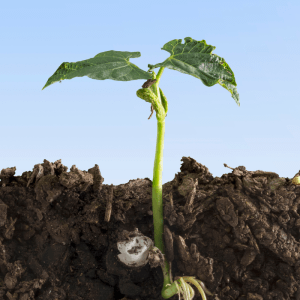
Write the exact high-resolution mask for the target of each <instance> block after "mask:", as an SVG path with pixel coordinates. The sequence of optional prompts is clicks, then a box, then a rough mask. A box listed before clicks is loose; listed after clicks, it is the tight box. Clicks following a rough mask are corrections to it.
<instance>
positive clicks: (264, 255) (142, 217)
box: [0, 157, 300, 300]
mask: <svg viewBox="0 0 300 300" xmlns="http://www.w3.org/2000/svg"><path fill="white" fill-rule="evenodd" d="M182 161H183V163H182V166H181V168H180V170H181V172H179V173H178V174H176V175H175V178H174V179H173V180H172V181H170V182H167V183H166V184H164V185H163V203H164V224H165V235H164V238H165V242H166V245H165V246H166V256H167V258H168V259H169V260H170V261H171V262H172V276H173V278H175V277H177V276H195V277H196V278H198V279H200V280H201V281H203V282H204V283H205V286H206V288H208V290H210V291H211V292H212V293H213V294H214V296H207V299H208V300H212V299H215V300H217V299H222V300H225V299H226V300H227V299H228V300H229V299H230V300H232V299H234V300H235V299H237V300H273V299H274V300H275V299H276V300H288V299H297V300H299V299H300V259H299V258H300V242H299V239H300V230H299V229H300V216H299V210H298V208H299V204H300V186H299V185H295V184H293V183H292V182H291V181H292V179H289V178H280V177H279V175H278V174H276V173H273V172H264V171H260V170H259V171H247V170H246V168H245V167H243V166H239V167H237V168H232V172H231V173H229V174H224V175H222V177H221V178H219V177H216V178H214V177H213V176H212V174H211V173H210V172H209V170H208V169H207V168H206V167H205V166H204V165H202V164H200V163H198V162H196V161H195V160H194V159H192V158H190V157H183V158H182ZM224 166H225V167H228V166H227V165H226V164H224ZM228 168H230V167H228ZM67 169H68V168H67V167H65V166H64V165H62V163H61V160H57V161H56V162H54V163H51V162H49V161H47V160H44V163H42V164H37V165H35V166H34V168H33V171H29V172H24V173H23V174H22V176H14V174H15V170H16V167H13V168H6V169H2V171H1V173H0V179H1V181H0V300H2V299H4V300H29V299H39V300H112V299H123V300H125V299H127V300H142V299H147V300H148V299H149V300H151V299H163V298H162V297H161V295H160V294H161V289H162V284H163V276H162V270H161V268H160V267H156V268H155V267H153V268H151V267H150V265H149V264H147V265H145V266H143V267H139V268H128V267H127V266H125V265H124V264H122V263H121V262H120V261H119V260H118V257H117V255H118V254H119V252H118V249H117V241H118V238H119V237H120V236H122V234H123V233H124V232H125V231H124V230H127V231H134V230H136V228H137V230H138V232H140V233H142V234H143V235H145V236H147V237H150V238H151V239H152V240H154V237H153V219H152V199H151V194H152V181H151V180H150V179H149V178H145V179H137V180H130V181H129V182H128V183H126V184H121V185H117V186H114V185H105V184H103V181H104V178H103V177H102V176H101V173H100V169H99V166H98V165H95V167H93V168H91V169H89V170H88V171H81V170H78V169H77V168H76V166H75V165H73V166H72V168H71V169H70V172H67ZM230 169H231V168H230ZM296 175H300V171H299V173H297V174H296ZM292 178H293V177H292ZM192 286H193V285H192ZM193 287H194V286H193ZM194 289H195V291H196V295H195V297H194V299H201V296H200V294H199V292H198V290H196V288H194ZM170 299H173V300H174V299H178V296H177V295H174V296H173V297H172V298H170ZM181 299H182V298H181Z"/></svg>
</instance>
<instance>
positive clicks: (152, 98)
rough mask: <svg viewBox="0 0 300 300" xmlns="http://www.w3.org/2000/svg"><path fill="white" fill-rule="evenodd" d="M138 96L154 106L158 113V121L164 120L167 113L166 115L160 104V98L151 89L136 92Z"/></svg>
mask: <svg viewBox="0 0 300 300" xmlns="http://www.w3.org/2000/svg"><path fill="white" fill-rule="evenodd" d="M136 95H137V96H138V97H139V98H141V99H143V100H145V101H146V102H149V103H151V104H152V106H153V108H154V110H155V111H156V119H159V120H161V118H164V117H165V115H166V113H165V108H164V106H163V105H162V103H160V100H159V98H158V97H157V96H156V95H155V94H154V92H153V91H152V90H151V89H150V88H146V89H139V90H137V91H136Z"/></svg>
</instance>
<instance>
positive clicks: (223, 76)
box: [43, 37, 240, 299]
mask: <svg viewBox="0 0 300 300" xmlns="http://www.w3.org/2000/svg"><path fill="white" fill-rule="evenodd" d="M184 40H185V43H184V44H181V42H182V40H181V39H178V40H176V39H175V40H172V41H170V42H168V43H166V44H165V45H164V46H163V48H162V49H163V50H166V51H168V52H169V53H170V57H169V58H167V59H166V60H165V61H163V62H162V63H158V64H155V65H151V64H148V68H149V70H148V71H147V72H146V71H144V70H142V69H140V68H139V67H137V66H136V65H134V64H132V63H131V62H130V61H129V59H130V58H136V57H140V56H141V53H140V52H128V51H114V50H110V51H105V52H101V53H98V54H97V55H96V56H95V57H93V58H90V59H87V60H82V61H78V62H75V63H72V62H71V63H69V62H63V63H62V64H61V65H60V66H59V67H58V69H57V70H56V71H55V73H54V74H53V75H52V76H51V77H49V79H48V81H47V82H46V84H45V86H44V87H43V89H44V88H46V87H47V86H49V85H51V84H53V83H55V82H58V81H60V80H65V79H72V78H74V77H82V76H88V77H90V78H92V79H97V80H105V79H112V80H116V81H130V80H138V79H146V80H147V81H146V82H145V83H144V84H143V86H142V89H139V90H138V91H137V92H136V94H137V96H138V97H139V98H141V99H143V100H145V101H146V102H148V103H150V104H151V115H150V117H149V118H148V119H150V118H151V116H152V113H153V109H154V110H155V112H156V119H157V139H156V152H155V159H154V168H153V182H152V210H153V223H154V242H155V248H153V249H158V250H159V251H160V252H161V254H162V255H164V254H165V247H164V242H163V228H164V219H163V203H162V171H163V149H164V134H165V117H166V115H167V112H168V101H167V98H166V96H165V95H164V93H163V91H162V90H161V88H160V87H159V86H158V85H159V82H160V78H161V76H162V73H163V71H164V69H165V68H169V69H172V70H177V71H179V72H181V73H184V74H188V75H192V76H193V77H195V78H198V79H200V80H201V81H202V83H203V84H204V85H206V86H213V85H215V84H216V83H218V84H220V85H221V86H222V87H224V88H225V89H227V90H228V91H229V92H230V93H231V96H232V98H233V99H234V100H235V102H236V103H237V105H238V106H240V103H239V94H238V92H237V89H236V81H235V77H234V73H233V72H232V70H231V69H230V67H229V66H228V64H227V63H226V62H225V60H224V58H222V57H219V56H218V55H216V54H212V51H213V50H214V49H215V48H216V47H214V46H211V45H208V44H206V41H205V40H202V41H196V40H193V39H192V38H190V37H186V38H185V39H184ZM158 67H159V68H160V69H159V71H158V73H157V75H156V74H155V72H154V71H153V70H154V69H155V68H158ZM149 73H151V74H149ZM187 105H189V103H188V102H187V103H184V104H183V107H187ZM145 249H146V248H145ZM153 249H152V250H153ZM148 250H149V249H147V251H148ZM150 252H151V251H150ZM127 258H128V257H127ZM128 259H129V258H128ZM161 267H162V271H163V276H164V283H163V289H162V296H163V298H164V299H168V298H170V297H172V296H173V295H175V294H176V293H179V295H180V292H182V293H183V296H184V298H186V299H191V298H193V295H194V293H193V292H192V290H193V289H192V288H191V287H190V286H189V285H188V284H187V282H191V283H193V284H195V285H196V287H197V288H198V289H199V291H200V293H201V295H202V298H203V299H206V298H205V294H204V292H203V290H202V288H201V286H200V285H199V282H200V281H199V280H196V279H193V277H180V278H179V279H177V280H175V281H174V282H172V281H171V270H170V267H169V262H168V260H167V259H164V260H163V262H162V263H161ZM200 283H201V282H200ZM201 284H202V283H201ZM202 285H203V287H204V284H202ZM206 292H207V293H208V291H207V290H206Z"/></svg>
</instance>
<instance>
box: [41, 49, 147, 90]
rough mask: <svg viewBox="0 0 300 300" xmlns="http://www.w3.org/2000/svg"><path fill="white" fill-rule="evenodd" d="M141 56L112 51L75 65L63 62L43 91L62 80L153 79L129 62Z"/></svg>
mask: <svg viewBox="0 0 300 300" xmlns="http://www.w3.org/2000/svg"><path fill="white" fill-rule="evenodd" d="M140 56H141V53H140V52H127V51H114V50H111V51H105V52H101V53H98V54H97V55H96V56H95V57H93V58H90V59H86V60H82V61H77V62H75V63H72V62H71V63H69V62H63V63H62V64H61V65H60V66H59V68H58V69H57V70H56V71H55V73H54V74H53V75H52V76H51V77H49V79H48V81H47V82H46V84H45V86H44V87H43V88H42V90H43V89H44V88H46V87H47V86H49V85H50V84H53V83H55V82H58V81H60V80H64V79H72V78H74V77H83V76H88V77H90V78H92V79H97V80H105V79H112V80H118V81H129V80H137V79H151V78H152V76H151V74H150V73H148V72H146V71H143V70H141V69H140V68H139V67H137V66H136V65H134V64H133V63H131V62H130V61H129V58H136V57H140Z"/></svg>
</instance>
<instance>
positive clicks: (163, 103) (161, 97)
mask: <svg viewBox="0 0 300 300" xmlns="http://www.w3.org/2000/svg"><path fill="white" fill-rule="evenodd" d="M159 93H160V99H161V104H162V106H163V107H164V109H165V112H166V114H167V112H168V101H167V98H166V96H165V94H164V93H163V91H162V90H161V88H159Z"/></svg>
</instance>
